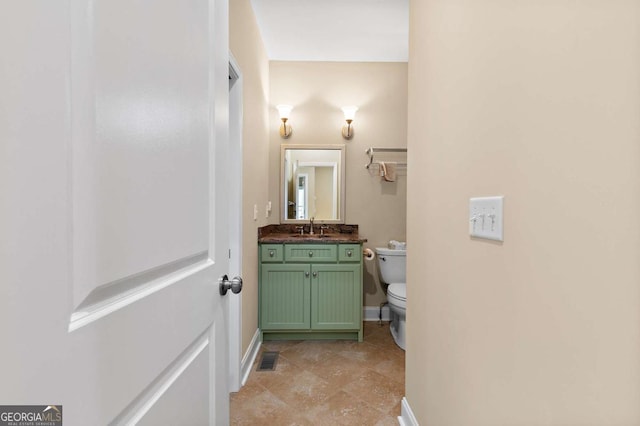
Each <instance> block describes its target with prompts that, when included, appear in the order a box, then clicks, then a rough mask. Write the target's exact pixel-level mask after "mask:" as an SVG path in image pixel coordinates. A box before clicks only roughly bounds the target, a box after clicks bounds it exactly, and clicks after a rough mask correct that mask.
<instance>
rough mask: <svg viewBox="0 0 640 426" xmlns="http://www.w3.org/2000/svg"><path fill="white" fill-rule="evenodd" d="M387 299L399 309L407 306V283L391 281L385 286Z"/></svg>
mask: <svg viewBox="0 0 640 426" xmlns="http://www.w3.org/2000/svg"><path fill="white" fill-rule="evenodd" d="M387 300H388V301H389V304H391V305H393V306H397V307H398V308H401V309H406V308H407V284H406V283H393V284H389V287H388V288H387Z"/></svg>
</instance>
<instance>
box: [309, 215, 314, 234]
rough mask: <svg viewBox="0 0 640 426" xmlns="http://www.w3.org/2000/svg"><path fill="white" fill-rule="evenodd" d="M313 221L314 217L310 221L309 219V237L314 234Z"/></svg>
mask: <svg viewBox="0 0 640 426" xmlns="http://www.w3.org/2000/svg"><path fill="white" fill-rule="evenodd" d="M313 219H315V217H312V218H311V219H309V224H310V226H309V235H313V234H315V232H313Z"/></svg>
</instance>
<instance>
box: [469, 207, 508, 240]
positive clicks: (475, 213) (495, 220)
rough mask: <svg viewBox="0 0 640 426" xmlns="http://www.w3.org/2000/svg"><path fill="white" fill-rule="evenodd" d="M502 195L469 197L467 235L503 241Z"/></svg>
mask: <svg viewBox="0 0 640 426" xmlns="http://www.w3.org/2000/svg"><path fill="white" fill-rule="evenodd" d="M503 204H504V196H497V197H477V198H470V199H469V235H471V236H472V237H475V238H484V239H487V240H495V241H504V234H503V228H502V224H503V208H502V206H503Z"/></svg>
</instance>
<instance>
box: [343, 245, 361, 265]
mask: <svg viewBox="0 0 640 426" xmlns="http://www.w3.org/2000/svg"><path fill="white" fill-rule="evenodd" d="M361 258H362V249H361V248H360V244H340V245H339V246H338V260H339V261H340V262H360V259H361Z"/></svg>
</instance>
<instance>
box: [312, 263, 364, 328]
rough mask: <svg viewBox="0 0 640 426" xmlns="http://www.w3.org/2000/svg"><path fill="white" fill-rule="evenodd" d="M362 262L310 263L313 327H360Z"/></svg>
mask: <svg viewBox="0 0 640 426" xmlns="http://www.w3.org/2000/svg"><path fill="white" fill-rule="evenodd" d="M361 271H362V269H361V265H360V264H357V265H355V264H339V265H312V266H311V274H312V279H311V301H312V302H311V327H312V328H313V329H314V330H359V329H360V326H361V324H360V323H361V321H362V277H361V274H362V272H361Z"/></svg>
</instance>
